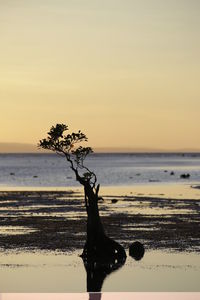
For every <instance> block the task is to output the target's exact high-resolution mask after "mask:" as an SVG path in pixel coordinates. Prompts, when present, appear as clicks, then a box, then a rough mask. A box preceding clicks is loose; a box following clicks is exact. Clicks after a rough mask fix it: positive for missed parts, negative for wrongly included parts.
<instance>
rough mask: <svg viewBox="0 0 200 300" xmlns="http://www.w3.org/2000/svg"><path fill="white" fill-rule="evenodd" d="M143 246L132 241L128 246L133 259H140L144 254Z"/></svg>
mask: <svg viewBox="0 0 200 300" xmlns="http://www.w3.org/2000/svg"><path fill="white" fill-rule="evenodd" d="M144 252H145V250H144V246H143V245H142V244H141V243H140V242H138V241H137V242H134V243H132V244H131V245H130V247H129V255H130V256H132V257H133V258H134V259H135V260H140V259H142V257H143V256H144Z"/></svg>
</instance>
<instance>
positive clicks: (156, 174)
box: [0, 153, 200, 187]
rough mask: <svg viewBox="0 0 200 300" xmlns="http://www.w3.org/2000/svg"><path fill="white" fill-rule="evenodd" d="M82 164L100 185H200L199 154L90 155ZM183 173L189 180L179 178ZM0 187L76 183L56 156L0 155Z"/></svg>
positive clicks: (63, 160)
mask: <svg viewBox="0 0 200 300" xmlns="http://www.w3.org/2000/svg"><path fill="white" fill-rule="evenodd" d="M86 165H87V166H88V167H89V168H90V169H91V170H93V171H94V172H95V173H96V175H97V178H98V181H99V182H100V183H101V184H102V185H103V186H121V185H133V184H148V183H152V182H153V183H159V182H160V183H173V182H174V183H184V182H188V183H193V182H200V154H192V153H187V154H184V155H183V154H173V153H162V154H159V153H146V154H145V153H144V154H143V153H140V154H131V153H127V154H123V153H118V154H112V153H108V154H93V155H91V156H89V157H88V158H87V160H86ZM171 172H174V175H171ZM183 173H189V174H190V177H189V178H188V179H181V178H180V175H181V174H183ZM0 186H2V187H6V186H8V187H17V186H21V187H26V186H29V187H55V186H56V187H66V186H67V187H70V186H78V183H77V182H76V181H75V177H74V174H73V173H72V172H71V169H70V168H69V165H68V164H67V162H66V160H65V158H63V157H60V156H58V155H54V154H0Z"/></svg>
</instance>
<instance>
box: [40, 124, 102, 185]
mask: <svg viewBox="0 0 200 300" xmlns="http://www.w3.org/2000/svg"><path fill="white" fill-rule="evenodd" d="M68 131H69V128H68V126H67V125H65V124H56V126H52V127H51V129H50V131H49V132H48V134H47V138H45V139H42V140H40V141H39V144H38V147H39V148H43V149H46V150H51V151H53V152H56V153H58V154H61V155H64V156H65V157H66V159H67V161H68V162H69V163H70V167H71V169H72V170H73V171H74V172H75V174H76V180H78V181H79V182H80V183H81V184H83V185H86V184H89V185H90V186H91V187H92V188H96V182H97V177H96V175H95V173H94V172H92V171H91V170H90V169H89V168H87V167H86V166H85V165H84V161H85V159H86V157H87V156H88V155H89V154H90V153H92V152H93V150H92V148H91V147H83V146H82V145H80V143H84V142H87V141H88V139H87V137H86V135H85V134H84V133H82V132H81V131H80V130H79V131H78V132H72V133H68Z"/></svg>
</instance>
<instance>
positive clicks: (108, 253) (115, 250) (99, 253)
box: [39, 124, 126, 289]
mask: <svg viewBox="0 0 200 300" xmlns="http://www.w3.org/2000/svg"><path fill="white" fill-rule="evenodd" d="M68 131H69V128H68V126H67V125H65V124H57V125H56V126H52V127H51V129H50V131H49V132H48V136H47V138H45V139H42V140H40V142H39V147H40V148H43V149H48V150H51V151H53V152H56V153H58V154H61V155H63V156H64V157H65V158H66V160H67V161H68V163H69V165H70V168H71V169H72V171H73V172H74V173H75V176H76V180H77V181H78V182H79V183H80V184H81V185H83V187H84V195H85V207H86V212H87V240H86V243H85V246H84V249H83V253H82V257H83V260H84V263H85V266H86V265H87V266H89V265H88V264H89V263H90V262H91V263H92V267H91V265H90V267H88V268H87V269H88V272H94V268H93V265H94V266H95V265H96V263H95V262H96V261H98V262H101V263H103V264H106V265H108V264H111V262H112V264H111V265H112V266H113V270H114V269H117V264H120V265H121V264H122V263H123V262H124V261H125V259H126V253H125V250H124V248H123V247H122V246H121V245H120V244H119V243H117V242H116V241H114V240H112V239H110V238H109V237H107V236H106V234H105V232H104V228H103V225H102V223H101V219H100V216H99V208H98V200H99V199H100V198H99V189H100V184H98V183H97V176H96V174H95V173H94V172H93V171H91V170H90V169H89V168H88V167H86V166H85V164H84V163H85V159H86V157H87V155H89V154H90V153H92V152H93V150H92V148H91V147H83V146H82V145H80V144H81V143H84V142H87V141H88V139H87V137H86V135H85V134H84V133H82V132H81V131H80V130H79V131H78V132H76V133H75V132H72V133H68ZM113 261H116V265H115V266H114V264H113ZM106 268H107V266H106ZM91 270H93V271H91ZM111 271H112V268H111V269H109V272H105V273H107V274H108V273H110V272H111ZM87 275H88V277H93V275H92V274H87ZM91 275H92V276H91ZM89 285H90V283H89ZM88 289H90V288H88Z"/></svg>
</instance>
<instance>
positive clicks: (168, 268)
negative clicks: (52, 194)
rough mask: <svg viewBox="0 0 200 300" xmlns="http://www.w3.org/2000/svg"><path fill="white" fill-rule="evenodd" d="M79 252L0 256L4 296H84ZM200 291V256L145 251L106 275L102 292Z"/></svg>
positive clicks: (24, 253) (1, 285)
mask: <svg viewBox="0 0 200 300" xmlns="http://www.w3.org/2000/svg"><path fill="white" fill-rule="evenodd" d="M78 254H79V252H73V253H71V254H64V253H55V252H40V253H33V252H29V253H26V252H19V253H15V252H7V253H6V254H5V253H0V278H1V281H0V290H1V292H3V293H15V292H17V293H18V292H20V293H26V292H27V293H34V292H37V293H40V292H46V293H56V292H57V293H64V292H68V293H70V292H86V277H87V275H86V271H85V268H84V265H83V262H82V259H81V258H80V257H79V256H78ZM113 291H114V292H136V291H140V292H142V291H145V292H146V291H152V292H153V291H157V292H158V291H164V292H166V291H167V292H172V291H173V292H181V291H182V292H186V291H187V292H189V291H193V292H195V291H200V256H199V255H197V254H194V253H181V254H180V253H167V252H161V251H147V252H146V253H145V255H144V258H143V259H142V260H141V261H134V260H133V259H132V258H131V257H127V260H126V262H125V265H124V266H123V267H122V268H121V269H119V270H117V271H115V272H113V273H112V274H110V275H108V276H107V278H106V279H105V281H104V283H103V287H102V292H113Z"/></svg>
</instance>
